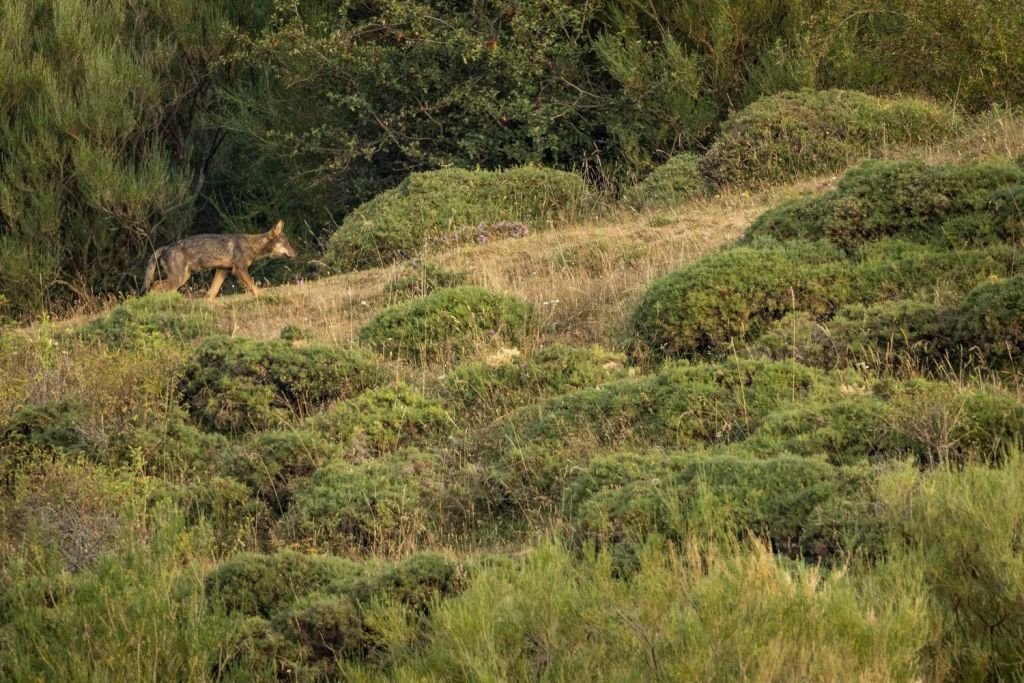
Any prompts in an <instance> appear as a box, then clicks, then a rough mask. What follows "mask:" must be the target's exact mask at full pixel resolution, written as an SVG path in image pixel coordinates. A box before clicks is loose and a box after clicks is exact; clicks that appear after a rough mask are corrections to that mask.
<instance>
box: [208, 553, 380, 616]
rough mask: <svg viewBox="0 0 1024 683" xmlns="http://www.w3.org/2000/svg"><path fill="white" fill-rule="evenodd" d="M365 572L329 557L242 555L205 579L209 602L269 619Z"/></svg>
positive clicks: (233, 610) (348, 563)
mask: <svg viewBox="0 0 1024 683" xmlns="http://www.w3.org/2000/svg"><path fill="white" fill-rule="evenodd" d="M362 571H363V569H362V568H361V567H360V566H359V565H357V564H356V563H354V562H350V561H348V560H344V559H342V558H339V557H331V556H328V555H307V554H304V553H299V552H295V551H292V550H281V551H279V552H276V553H273V554H271V555H262V554H255V553H239V554H237V555H234V556H233V557H232V558H231V559H229V560H227V561H226V562H223V563H221V564H220V565H218V566H217V567H216V568H215V569H214V570H213V571H211V572H210V573H209V574H208V575H207V576H206V579H205V589H206V595H207V599H208V600H210V601H211V602H212V603H214V604H216V605H219V606H221V607H223V608H224V609H225V610H227V611H228V612H240V613H242V614H245V615H248V616H262V617H266V618H270V617H273V616H274V615H276V614H277V613H279V612H280V611H281V610H283V609H285V608H287V607H288V606H289V605H291V604H293V603H295V602H296V601H297V600H298V599H299V598H302V597H305V596H307V595H310V594H312V593H316V592H318V591H322V590H324V589H326V588H327V587H328V586H329V585H331V584H333V583H336V582H340V581H350V580H352V579H353V578H355V577H356V576H358V575H359V574H360V573H361V572H362Z"/></svg>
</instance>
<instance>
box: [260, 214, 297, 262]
mask: <svg viewBox="0 0 1024 683" xmlns="http://www.w3.org/2000/svg"><path fill="white" fill-rule="evenodd" d="M267 237H268V238H269V240H270V241H269V243H268V244H267V255H268V256H290V257H291V258H295V249H294V247H292V245H291V244H290V243H289V242H288V236H287V235H285V234H284V221H278V222H277V223H275V224H274V227H272V228H271V229H270V231H269V232H267Z"/></svg>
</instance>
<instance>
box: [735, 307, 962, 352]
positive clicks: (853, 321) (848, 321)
mask: <svg viewBox="0 0 1024 683" xmlns="http://www.w3.org/2000/svg"><path fill="white" fill-rule="evenodd" d="M953 320H954V318H953V316H952V314H951V313H950V312H949V311H948V310H946V309H943V308H939V307H937V306H935V305H934V304H931V303H926V302H924V301H914V300H906V299H900V300H896V301H884V302H881V303H877V304H871V305H869V306H863V305H860V304H852V305H849V306H844V307H843V308H841V309H839V312H838V313H836V315H835V316H834V317H833V318H832V319H831V320H829V321H827V322H824V323H818V322H816V321H815V320H814V319H813V317H812V316H810V315H808V314H806V313H793V314H790V315H788V316H786V317H785V318H783V319H782V320H780V321H778V322H777V323H776V324H774V325H773V326H772V327H771V328H769V330H768V331H767V332H765V334H763V335H762V336H761V337H760V338H759V339H758V340H757V342H756V343H755V344H754V345H753V347H754V348H755V349H756V350H757V351H759V352H763V353H766V354H767V355H768V356H769V357H771V358H772V359H774V360H784V359H787V358H790V359H794V360H797V361H799V362H801V363H805V364H807V365H813V366H815V367H820V368H825V369H830V368H837V367H849V366H852V365H862V366H863V365H868V366H871V367H881V368H883V369H885V368H889V367H892V366H897V365H899V364H905V363H910V364H912V365H916V366H919V367H920V366H924V367H925V368H929V367H935V366H936V365H938V364H940V363H943V362H946V361H948V360H951V359H952V355H951V354H952V352H953V348H952V337H951V334H950V325H951V324H952V323H953Z"/></svg>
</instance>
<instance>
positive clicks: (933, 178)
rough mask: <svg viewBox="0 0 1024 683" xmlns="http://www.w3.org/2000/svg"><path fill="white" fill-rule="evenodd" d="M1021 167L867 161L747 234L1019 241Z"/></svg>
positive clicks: (960, 243)
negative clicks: (1017, 194)
mask: <svg viewBox="0 0 1024 683" xmlns="http://www.w3.org/2000/svg"><path fill="white" fill-rule="evenodd" d="M1021 184H1024V172H1022V171H1021V169H1020V168H1018V167H1017V166H1014V165H1013V164H1010V163H984V164H968V165H955V164H943V165H936V166H929V165H927V164H924V163H921V162H914V161H869V162H865V163H864V164H862V165H860V166H858V167H857V168H855V169H853V170H851V171H850V172H849V173H847V174H846V175H845V176H843V178H842V179H841V180H840V181H839V184H838V185H837V186H836V189H834V190H832V191H830V192H826V193H825V194H822V195H819V196H817V197H812V198H809V199H798V200H794V201H792V202H789V203H787V204H783V205H782V206H781V207H779V208H777V209H773V210H771V211H767V212H765V213H764V214H763V215H761V217H760V218H758V219H757V220H756V221H755V222H754V224H753V225H751V226H750V228H749V229H748V230H747V232H746V235H745V239H746V240H751V239H754V238H762V237H765V236H769V237H775V238H777V239H784V240H787V239H812V240H813V239H821V238H827V239H829V240H831V241H833V242H834V243H836V244H837V245H839V246H841V247H842V248H844V249H846V250H848V251H852V250H854V249H856V248H857V247H858V246H859V245H861V244H863V243H864V242H868V241H873V240H878V239H881V238H884V237H898V238H900V239H903V240H909V241H913V242H919V243H925V244H931V245H934V246H938V247H942V248H949V247H956V248H961V247H964V246H978V245H982V244H995V243H999V242H1019V241H1020V239H1021V237H1022V235H1024V227H1022V222H1021V217H1022V216H1024V213H1022V206H1021V205H1020V204H1015V203H1014V202H1013V201H1012V197H1013V196H1015V192H1014V188H1015V187H1016V186H1020V185H1021Z"/></svg>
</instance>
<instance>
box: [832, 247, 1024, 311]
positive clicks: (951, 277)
mask: <svg viewBox="0 0 1024 683" xmlns="http://www.w3.org/2000/svg"><path fill="white" fill-rule="evenodd" d="M853 260H854V265H853V268H852V269H851V272H850V280H851V284H850V297H849V299H850V302H851V303H863V304H870V303H875V302H880V301H885V300H887V299H921V300H924V301H931V302H934V303H936V304H940V305H943V306H946V307H948V306H951V305H952V304H954V303H959V301H960V299H961V298H963V297H964V295H966V294H967V293H968V292H970V291H971V290H972V289H974V288H975V287H976V286H977V285H979V284H980V283H982V282H985V281H987V280H989V279H990V278H992V277H993V276H994V277H1009V276H1010V275H1013V274H1015V273H1016V272H1018V271H1019V270H1020V263H1019V261H1020V252H1019V250H1017V249H1015V248H1013V247H1011V246H1009V245H993V246H988V247H983V248H978V249H944V248H934V247H929V246H924V245H915V244H913V243H910V242H904V241H902V240H889V239H883V240H880V241H878V242H874V243H871V244H866V245H864V246H863V247H861V248H860V249H859V250H857V252H856V253H855V254H854V259H853Z"/></svg>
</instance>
